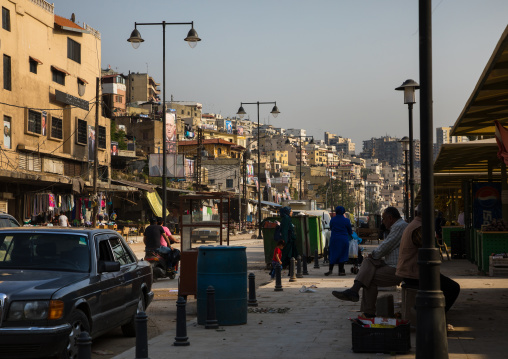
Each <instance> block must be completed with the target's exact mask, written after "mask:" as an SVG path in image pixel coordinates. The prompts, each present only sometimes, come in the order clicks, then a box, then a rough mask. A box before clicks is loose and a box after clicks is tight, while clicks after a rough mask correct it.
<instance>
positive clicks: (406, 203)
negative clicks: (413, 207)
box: [404, 150, 409, 220]
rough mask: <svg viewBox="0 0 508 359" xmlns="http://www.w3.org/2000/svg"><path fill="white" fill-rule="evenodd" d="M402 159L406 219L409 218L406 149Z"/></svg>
mask: <svg viewBox="0 0 508 359" xmlns="http://www.w3.org/2000/svg"><path fill="white" fill-rule="evenodd" d="M404 160H405V162H406V175H405V177H406V188H405V191H404V196H405V198H404V208H405V212H406V213H405V215H406V220H408V219H409V196H408V190H409V185H408V181H409V178H408V176H407V175H408V172H407V150H404Z"/></svg>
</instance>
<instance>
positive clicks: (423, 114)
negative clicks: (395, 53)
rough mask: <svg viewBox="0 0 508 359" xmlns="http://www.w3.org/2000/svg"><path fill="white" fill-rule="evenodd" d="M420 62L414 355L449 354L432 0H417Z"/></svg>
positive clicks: (419, 358) (439, 358) (419, 357)
mask: <svg viewBox="0 0 508 359" xmlns="http://www.w3.org/2000/svg"><path fill="white" fill-rule="evenodd" d="M418 13H419V16H418V18H419V30H418V34H419V38H420V39H419V48H420V54H419V62H420V81H421V82H422V86H421V91H420V102H421V106H420V139H421V146H422V147H421V153H422V161H421V182H422V187H421V193H422V196H421V197H422V248H420V249H419V250H418V265H419V268H420V271H419V272H420V286H419V290H418V293H417V294H416V316H417V320H416V323H417V324H416V326H417V329H416V358H417V359H424V358H425V359H426V358H434V359H445V358H448V341H447V338H446V318H445V311H444V307H445V299H444V296H443V293H442V292H441V289H440V287H441V285H440V266H441V260H440V257H439V250H438V249H437V248H436V246H435V231H434V174H433V154H432V150H433V149H432V143H433V136H432V133H433V130H434V129H433V119H432V21H431V19H432V1H431V0H420V1H419V6H418Z"/></svg>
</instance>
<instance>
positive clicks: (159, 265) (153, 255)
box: [145, 251, 176, 282]
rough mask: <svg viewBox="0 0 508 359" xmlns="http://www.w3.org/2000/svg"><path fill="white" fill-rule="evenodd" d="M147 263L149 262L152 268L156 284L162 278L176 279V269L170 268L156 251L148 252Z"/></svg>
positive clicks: (146, 255)
mask: <svg viewBox="0 0 508 359" xmlns="http://www.w3.org/2000/svg"><path fill="white" fill-rule="evenodd" d="M145 261H147V262H149V263H150V265H151V266H152V277H153V281H154V282H156V281H157V279H161V278H169V279H175V276H176V271H175V268H174V267H169V268H168V266H167V264H166V260H165V259H164V257H163V256H161V255H160V254H159V253H157V252H156V251H147V252H146V254H145Z"/></svg>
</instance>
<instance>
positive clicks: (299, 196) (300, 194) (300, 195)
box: [298, 136, 314, 199]
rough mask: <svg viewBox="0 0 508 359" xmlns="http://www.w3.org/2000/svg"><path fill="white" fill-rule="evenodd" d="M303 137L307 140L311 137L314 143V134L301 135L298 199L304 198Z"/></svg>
mask: <svg viewBox="0 0 508 359" xmlns="http://www.w3.org/2000/svg"><path fill="white" fill-rule="evenodd" d="M302 138H305V140H307V138H311V141H310V143H313V142H314V137H313V136H300V190H299V191H298V199H302V192H303V190H302Z"/></svg>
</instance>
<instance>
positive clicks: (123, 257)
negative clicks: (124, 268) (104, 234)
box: [109, 237, 134, 265]
mask: <svg viewBox="0 0 508 359" xmlns="http://www.w3.org/2000/svg"><path fill="white" fill-rule="evenodd" d="M109 244H110V245H111V249H112V250H113V255H114V257H115V261H118V262H120V265H124V264H129V263H133V262H134V260H133V258H132V257H131V255H130V253H129V252H128V251H127V250H126V249H125V247H124V246H123V244H122V241H121V240H120V238H118V237H111V238H110V239H109Z"/></svg>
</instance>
